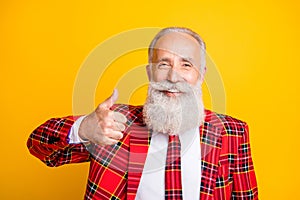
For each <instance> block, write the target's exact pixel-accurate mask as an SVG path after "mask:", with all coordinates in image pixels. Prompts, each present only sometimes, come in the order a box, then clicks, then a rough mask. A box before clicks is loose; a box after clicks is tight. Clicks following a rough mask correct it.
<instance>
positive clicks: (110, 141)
mask: <svg viewBox="0 0 300 200" xmlns="http://www.w3.org/2000/svg"><path fill="white" fill-rule="evenodd" d="M118 142H119V140H115V139H112V138H109V137H107V138H105V139H104V140H102V141H99V142H96V143H97V144H99V145H101V146H107V145H113V144H117V143H118Z"/></svg>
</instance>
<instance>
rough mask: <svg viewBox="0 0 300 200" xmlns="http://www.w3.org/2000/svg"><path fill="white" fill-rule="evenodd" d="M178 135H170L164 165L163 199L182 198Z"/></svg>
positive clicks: (173, 199) (177, 199)
mask: <svg viewBox="0 0 300 200" xmlns="http://www.w3.org/2000/svg"><path fill="white" fill-rule="evenodd" d="M180 150H181V146H180V141H179V136H178V135H170V136H169V143H168V150H167V158H166V166H165V200H180V199H182V187H181V155H180Z"/></svg>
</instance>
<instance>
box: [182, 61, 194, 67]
mask: <svg viewBox="0 0 300 200" xmlns="http://www.w3.org/2000/svg"><path fill="white" fill-rule="evenodd" d="M182 66H183V67H184V68H191V67H192V66H193V65H192V64H191V63H187V62H186V63H183V64H182Z"/></svg>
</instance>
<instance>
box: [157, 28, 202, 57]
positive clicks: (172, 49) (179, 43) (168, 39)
mask: <svg viewBox="0 0 300 200" xmlns="http://www.w3.org/2000/svg"><path fill="white" fill-rule="evenodd" d="M166 53H169V54H174V55H176V56H179V57H182V58H192V59H193V60H195V61H200V44H199V43H198V41H197V40H196V39H195V38H194V37H192V36H190V35H189V34H187V33H178V32H171V33H167V34H166V35H164V36H162V37H161V38H159V39H158V40H157V42H156V44H155V45H154V57H156V58H157V57H160V56H162V55H165V54H166Z"/></svg>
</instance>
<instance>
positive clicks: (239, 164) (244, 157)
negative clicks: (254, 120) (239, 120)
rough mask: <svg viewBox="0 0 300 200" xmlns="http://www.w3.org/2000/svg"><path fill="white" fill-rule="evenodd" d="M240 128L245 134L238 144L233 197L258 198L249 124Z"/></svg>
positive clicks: (248, 199) (240, 199) (239, 199)
mask: <svg viewBox="0 0 300 200" xmlns="http://www.w3.org/2000/svg"><path fill="white" fill-rule="evenodd" d="M240 128H241V130H242V131H243V134H242V137H241V139H240V143H239V146H238V154H237V160H236V165H235V170H234V172H233V192H232V199H238V200H250V199H251V200H252V199H258V190H257V182H256V176H255V172H254V166H253V161H252V156H251V149H250V141H249V128H248V125H247V124H244V126H243V127H240Z"/></svg>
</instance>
